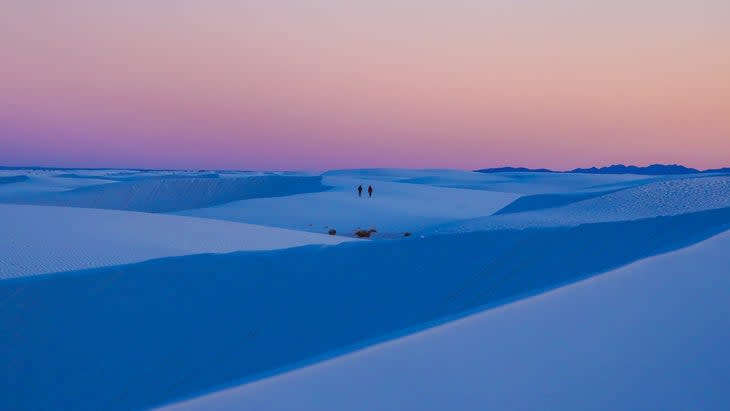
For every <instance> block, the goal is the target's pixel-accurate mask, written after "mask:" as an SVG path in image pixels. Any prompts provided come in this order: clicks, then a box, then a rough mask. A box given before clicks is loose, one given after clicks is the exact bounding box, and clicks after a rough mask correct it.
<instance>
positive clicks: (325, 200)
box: [180, 177, 519, 235]
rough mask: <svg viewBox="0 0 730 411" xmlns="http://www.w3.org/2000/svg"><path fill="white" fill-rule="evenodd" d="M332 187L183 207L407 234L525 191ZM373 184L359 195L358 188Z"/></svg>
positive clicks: (377, 184) (488, 209)
mask: <svg viewBox="0 0 730 411" xmlns="http://www.w3.org/2000/svg"><path fill="white" fill-rule="evenodd" d="M323 184H325V185H328V186H332V187H333V188H332V189H330V190H328V191H323V192H319V193H309V194H299V195H292V196H288V197H282V198H259V199H251V200H243V201H236V202H231V203H227V204H223V205H220V206H215V207H209V208H202V209H197V210H187V211H183V212H181V213H180V214H181V215H190V216H196V217H205V218H213V219H222V220H231V221H240V222H247V223H253V224H263V225H270V226H277V227H285V228H294V229H299V230H308V231H315V232H326V231H327V228H330V227H332V228H335V229H337V230H338V231H339V232H342V233H351V232H352V231H354V230H355V229H356V228H358V227H361V228H370V227H375V228H376V229H378V231H379V232H380V233H391V234H400V235H402V233H403V232H405V231H411V232H413V231H416V230H420V229H424V228H426V227H429V226H433V225H438V224H443V223H445V222H449V221H455V220H461V219H465V218H474V217H479V216H488V215H490V214H492V213H494V212H495V211H497V210H499V209H500V208H502V207H504V206H506V205H507V204H509V203H511V202H512V201H514V200H515V199H516V198H518V197H519V195H517V194H512V193H501V192H490V191H481V190H464V189H454V188H443V187H433V186H429V185H419V184H403V183H397V182H389V181H373V180H362V179H354V178H350V177H325V178H324V179H323ZM359 184H362V185H363V188H364V189H365V190H367V188H368V185H370V184H372V185H373V187H374V189H375V194H374V196H373V198H368V195H367V192H363V197H362V198H359V197H358V196H357V193H356V191H355V188H356V187H357V186H358V185H359Z"/></svg>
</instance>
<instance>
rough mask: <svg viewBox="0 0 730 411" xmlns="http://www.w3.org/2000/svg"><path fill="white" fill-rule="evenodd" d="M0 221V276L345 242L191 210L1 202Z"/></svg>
mask: <svg viewBox="0 0 730 411" xmlns="http://www.w3.org/2000/svg"><path fill="white" fill-rule="evenodd" d="M0 227H2V236H0V279H8V278H13V277H22V276H30V275H37V274H45V273H53V272H59V271H69V270H78V269H85V268H93V267H103V266H108V265H117V264H126V263H132V262H138V261H143V260H147V259H151V258H160V257H169V256H179V255H186V254H197V253H224V252H231V251H237V250H272V249H280V248H288V247H296V246H301V245H306V244H337V243H340V242H342V241H346V238H343V237H340V236H336V237H335V236H328V235H320V234H314V233H305V232H299V231H292V230H285V229H279V228H273V227H262V226H256V225H250V224H241V223H235V222H229V221H214V220H206V219H200V218H193V217H182V216H172V215H164V214H148V213H137V212H130V211H119V210H96V209H86V208H71V207H47V206H32V205H10V204H0Z"/></svg>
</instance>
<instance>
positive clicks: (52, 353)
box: [0, 209, 730, 410]
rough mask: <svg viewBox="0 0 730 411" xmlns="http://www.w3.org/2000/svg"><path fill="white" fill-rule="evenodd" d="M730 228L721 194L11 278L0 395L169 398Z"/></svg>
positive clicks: (117, 400) (111, 404)
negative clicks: (674, 207) (531, 224)
mask: <svg viewBox="0 0 730 411" xmlns="http://www.w3.org/2000/svg"><path fill="white" fill-rule="evenodd" d="M728 227H730V209H719V210H712V211H705V212H700V213H694V214H686V215H681V216H673V217H660V218H652V219H645V220H638V221H631V222H616V223H602V224H588V225H582V226H579V227H575V228H558V229H540V230H538V229H532V230H524V231H491V232H477V233H468V234H458V235H448V236H434V237H428V238H423V239H409V240H397V241H380V242H370V243H345V244H341V245H338V246H330V247H322V246H308V247H301V248H294V249H287V250H278V251H269V252H239V253H232V254H225V255H211V254H206V255H194V256H186V257H177V258H165V259H159V260H152V261H147V262H143V263H138V264H132V265H125V266H118V267H109V268H101V269H93V270H86V271H79V272H73V273H63V274H55V275H46V276H42V277H36V278H23V279H17V280H9V281H4V282H0V352H2V353H3V355H2V357H1V358H2V359H1V360H0V392H2V393H3V395H2V396H0V409H8V410H11V409H12V410H24V409H74V410H100V409H103V410H125V409H138V408H146V407H151V406H155V405H160V404H163V403H166V402H170V401H174V400H177V399H180V398H184V397H187V396H190V395H193V394H199V393H202V392H205V391H207V390H212V389H217V388H220V387H224V386H226V385H230V384H234V383H241V382H246V381H251V380H253V379H257V378H261V377H262V376H265V375H269V374H271V373H274V372H278V371H281V370H284V369H287V368H288V367H292V366H297V365H302V364H305V363H307V362H308V361H312V360H313V359H315V358H323V356H327V355H331V354H332V353H339V352H343V351H346V350H348V349H352V348H356V347H361V346H363V345H367V344H369V343H373V342H375V341H379V340H382V339H387V338H391V337H393V336H396V335H399V333H403V332H410V331H413V330H416V329H418V328H419V327H424V326H429V325H433V324H435V323H437V322H439V321H444V320H446V319H450V318H454V317H455V316H458V315H463V314H464V313H465V312H469V311H474V310H477V309H480V307H481V308H484V307H491V306H495V305H499V304H502V303H504V302H507V301H511V300H514V299H516V298H518V297H522V296H525V295H530V294H534V293H537V292H541V291H544V290H547V289H550V288H553V287H556V286H559V285H562V284H566V283H570V282H573V281H576V280H579V279H582V278H585V277H587V276H590V275H594V274H597V273H600V272H604V271H606V270H609V269H612V268H615V267H618V266H621V265H624V264H627V263H630V262H632V261H635V260H638V259H641V258H644V257H647V256H651V255H654V254H657V253H662V252H666V251H670V250H673V249H677V248H680V247H683V246H686V245H688V244H691V243H694V242H696V241H699V240H702V239H704V238H707V237H709V236H711V235H713V234H716V233H719V232H721V231H724V230H725V229H727V228H728ZM404 330H406V331H404Z"/></svg>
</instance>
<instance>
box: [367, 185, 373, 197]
mask: <svg viewBox="0 0 730 411" xmlns="http://www.w3.org/2000/svg"><path fill="white" fill-rule="evenodd" d="M368 196H369V197H370V198H372V197H373V186H368Z"/></svg>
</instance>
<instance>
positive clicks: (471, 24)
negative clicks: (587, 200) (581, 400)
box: [0, 0, 730, 169]
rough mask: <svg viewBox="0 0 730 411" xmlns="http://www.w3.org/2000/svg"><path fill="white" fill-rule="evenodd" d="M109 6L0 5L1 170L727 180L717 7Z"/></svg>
mask: <svg viewBox="0 0 730 411" xmlns="http://www.w3.org/2000/svg"><path fill="white" fill-rule="evenodd" d="M102 3H104V4H102ZM108 3H109V2H98V1H91V0H58V1H54V2H37V1H27V0H6V1H3V2H2V4H0V51H2V63H1V64H0V164H17V165H20V164H25V165H31V164H33V165H36V164H39V165H48V166H88V167H149V168H235V169H326V168H350V167H379V166H387V167H454V168H480V167H492V166H503V165H519V166H531V167H538V166H539V167H552V168H557V169H566V168H572V167H578V166H592V165H606V164H611V163H631V164H639V165H645V164H649V163H656V162H662V163H682V164H685V165H688V166H693V167H698V168H712V167H719V166H730V47H728V39H730V2H727V1H726V0H722V1H720V0H696V1H689V0H668V1H660V0H649V1H638V2H637V1H628V0H614V1H610V2H609V1H606V2H602V3H594V2H585V1H569V0H558V1H546V2H534V1H527V0H521V1H520V0H518V1H514V0H511V1H507V0H496V1H467V0H458V1H450V2H445V1H434V0H421V1H416V0H390V1H386V0H370V1H367V2H365V1H357V2H353V1H347V0H342V1H339V2H334V1H330V0H312V1H307V2H303V1H297V0H268V1H263V0H250V1H245V2H237V1H230V0H211V1H205V2H203V1H192V0H177V1H173V0H147V1H141V0H136V1H128V2H115V3H119V4H114V5H111V4H108ZM122 3H123V4H122ZM535 3H539V4H535Z"/></svg>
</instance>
